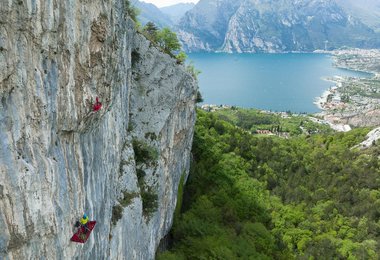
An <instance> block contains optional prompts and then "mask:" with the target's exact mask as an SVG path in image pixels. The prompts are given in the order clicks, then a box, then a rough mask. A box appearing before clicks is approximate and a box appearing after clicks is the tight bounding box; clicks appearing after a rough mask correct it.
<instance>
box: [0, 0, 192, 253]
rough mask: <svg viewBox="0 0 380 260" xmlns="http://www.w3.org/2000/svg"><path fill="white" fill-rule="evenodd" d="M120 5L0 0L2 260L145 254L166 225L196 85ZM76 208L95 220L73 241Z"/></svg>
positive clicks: (184, 167) (185, 156)
mask: <svg viewBox="0 0 380 260" xmlns="http://www.w3.org/2000/svg"><path fill="white" fill-rule="evenodd" d="M123 4H124V1H117V0H113V1H111V0H110V1H100V0H98V1H75V0H67V1H58V0H45V1H43V0H24V1H12V0H7V1H6V0H3V1H2V3H1V4H0V259H3V258H4V259H72V258H77V259H153V258H154V253H155V249H156V248H157V246H158V243H159V241H160V239H161V238H162V237H163V236H164V235H165V234H166V233H167V231H168V230H169V229H170V225H171V223H172V213H173V211H174V208H175V203H176V196H177V188H178V184H179V181H180V179H181V176H182V175H183V174H184V175H186V174H187V172H188V169H189V161H190V149H191V142H192V134H193V126H194V121H195V104H194V100H195V94H196V91H197V85H196V82H195V81H194V79H193V78H192V77H191V76H190V75H189V74H188V73H187V72H186V71H185V70H184V68H183V67H181V66H178V65H177V64H176V62H175V60H174V59H172V58H170V57H169V56H168V55H166V54H163V53H161V52H160V51H159V50H157V49H156V48H154V47H150V43H149V42H148V41H147V40H146V39H145V38H144V37H142V36H141V35H139V34H138V33H136V32H135V30H134V24H133V22H132V21H131V20H130V19H128V18H126V17H125V14H124V11H123V10H124V6H123ZM96 96H98V97H99V98H100V100H101V102H102V103H103V107H102V109H101V110H100V111H99V112H92V111H91V104H92V103H93V101H94V99H95V97H96ZM133 140H135V141H133ZM133 143H135V147H133ZM136 143H139V144H141V145H143V146H144V147H146V148H149V149H150V150H151V151H153V152H152V153H153V154H154V155H155V156H153V158H151V159H150V160H147V161H144V160H143V161H142V162H141V161H138V160H137V162H136V158H137V157H136V156H135V150H136ZM144 191H146V192H145V194H146V193H148V194H150V195H151V198H156V199H157V205H156V206H154V205H153V206H152V205H149V204H146V201H145V203H143V200H142V194H144ZM127 198H129V199H127ZM153 204H154V203H153ZM147 205H148V206H150V210H151V213H150V214H147V213H146V211H147V209H149V207H147ZM118 207H119V208H121V209H122V210H121V214H115V212H116V211H114V216H113V214H112V213H113V209H115V208H118ZM84 212H86V213H87V214H88V215H89V217H90V218H91V219H95V220H96V221H97V225H96V227H95V229H94V231H93V233H92V234H91V236H90V239H89V240H88V241H87V243H86V244H84V245H82V244H78V243H73V242H70V237H71V236H72V235H73V232H74V231H75V230H74V227H73V224H74V223H75V221H76V220H77V219H78V218H79V217H80V216H81V215H82V214H83V213H84Z"/></svg>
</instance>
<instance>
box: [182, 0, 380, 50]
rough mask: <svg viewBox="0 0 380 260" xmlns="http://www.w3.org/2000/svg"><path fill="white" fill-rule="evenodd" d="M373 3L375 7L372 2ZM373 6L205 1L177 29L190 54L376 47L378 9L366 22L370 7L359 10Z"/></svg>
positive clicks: (339, 1)
mask: <svg viewBox="0 0 380 260" xmlns="http://www.w3.org/2000/svg"><path fill="white" fill-rule="evenodd" d="M371 4H372V6H374V7H375V6H376V2H375V1H373V3H372V0H369V2H368V6H370V7H371ZM368 6H367V9H365V8H364V9H363V5H361V4H358V3H355V2H354V1H353V0H348V2H347V4H346V5H344V1H343V0H304V1H301V0H277V1H268V0H200V1H199V2H198V4H197V5H195V7H194V8H193V9H191V10H189V11H188V12H187V13H186V14H185V15H184V16H183V17H182V19H181V21H180V22H179V24H178V25H177V26H176V28H177V32H178V35H179V37H180V40H181V42H182V44H183V47H184V49H185V50H186V51H188V52H196V51H223V52H289V51H306V52H307V51H313V50H316V49H336V48H340V47H343V46H347V47H359V48H374V47H375V48H376V47H380V40H379V39H380V37H379V34H378V33H376V32H375V31H374V30H376V28H377V27H376V26H377V25H376V19H375V18H376V15H377V14H376V12H375V11H373V12H372V13H371V15H373V17H375V18H371V19H367V20H366V21H365V23H364V22H362V21H361V19H362V17H363V12H364V13H365V11H361V12H357V13H355V10H359V7H361V8H362V9H361V10H368V9H371V8H370V7H368ZM372 9H373V8H372ZM379 10H380V7H379ZM379 13H380V12H379ZM355 15H357V17H356V16H355ZM379 27H380V25H379Z"/></svg>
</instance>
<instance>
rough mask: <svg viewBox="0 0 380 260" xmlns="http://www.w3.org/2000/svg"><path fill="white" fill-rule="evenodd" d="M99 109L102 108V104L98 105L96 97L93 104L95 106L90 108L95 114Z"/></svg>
mask: <svg viewBox="0 0 380 260" xmlns="http://www.w3.org/2000/svg"><path fill="white" fill-rule="evenodd" d="M101 108H102V103H100V102H99V98H98V97H96V102H95V104H94V105H93V106H92V111H94V112H96V111H99V110H100V109H101Z"/></svg>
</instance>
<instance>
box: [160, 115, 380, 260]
mask: <svg viewBox="0 0 380 260" xmlns="http://www.w3.org/2000/svg"><path fill="white" fill-rule="evenodd" d="M236 113H237V112H236V111H235V112H231V110H229V111H227V112H216V113H210V112H204V111H201V110H200V111H198V119H197V124H196V131H195V136H194V144H193V154H194V162H193V165H192V171H191V174H190V176H189V179H188V182H187V184H186V187H185V192H184V195H183V196H184V197H183V207H182V212H181V213H179V211H178V212H177V214H176V216H175V221H174V226H173V229H172V232H171V236H172V241H173V245H172V247H171V248H170V250H169V251H166V252H164V253H162V254H159V255H158V259H237V258H241V259H376V258H377V256H378V255H380V243H379V242H380V222H379V217H380V189H379V187H380V165H379V156H380V146H379V145H378V144H377V145H375V146H373V147H372V148H370V149H367V150H358V149H353V148H352V147H354V146H355V145H356V144H358V143H359V142H361V141H362V140H364V139H365V135H366V134H367V133H368V131H369V129H354V130H353V131H351V132H349V133H331V132H329V131H327V130H326V129H325V130H326V131H325V130H323V129H322V130H321V129H317V130H316V131H315V132H318V134H309V133H305V132H304V131H301V132H300V133H298V134H297V133H294V134H293V135H292V136H293V137H291V138H283V137H278V136H268V137H265V136H261V135H253V134H252V133H251V130H252V129H255V128H257V127H256V126H255V123H253V124H251V123H248V124H244V122H251V121H256V119H257V120H259V121H260V120H264V121H260V122H261V124H268V123H270V122H271V120H272V119H273V118H271V117H267V116H265V118H256V119H252V118H251V117H250V116H249V115H248V114H249V113H248V112H243V113H245V115H244V116H242V117H241V118H242V119H244V120H243V121H244V122H243V121H242V120H240V119H239V118H238V117H232V116H231V115H232V114H236ZM253 114H255V116H257V113H256V112H252V115H253ZM226 120H228V121H229V122H228V121H226ZM234 120H235V121H234ZM265 120H266V121H265ZM233 121H234V122H233ZM232 122H233V123H234V124H232ZM280 123H281V122H280ZM283 123H284V122H282V123H281V125H283ZM306 123H307V122H306ZM236 124H237V125H239V126H240V127H237V126H236ZM297 124H298V125H303V124H304V123H303V122H298V123H297ZM293 126H294V124H293ZM244 128H246V129H244ZM290 128H291V129H293V130H294V128H293V127H290ZM179 193H180V194H179V198H180V200H182V195H181V192H179Z"/></svg>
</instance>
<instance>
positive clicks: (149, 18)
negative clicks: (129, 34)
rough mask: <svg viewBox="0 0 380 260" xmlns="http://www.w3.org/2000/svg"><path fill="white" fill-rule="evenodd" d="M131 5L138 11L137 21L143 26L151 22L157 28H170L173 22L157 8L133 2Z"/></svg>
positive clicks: (148, 4)
mask: <svg viewBox="0 0 380 260" xmlns="http://www.w3.org/2000/svg"><path fill="white" fill-rule="evenodd" d="M133 5H134V6H135V7H136V8H137V9H139V10H140V14H139V16H138V20H139V21H140V22H141V23H142V24H143V25H145V24H146V23H147V22H153V23H155V24H156V25H157V26H158V27H161V28H163V27H172V26H173V22H172V20H171V18H170V16H169V15H167V14H165V13H163V12H162V11H161V10H160V9H159V8H158V7H157V6H155V5H154V4H150V3H145V2H142V1H134V2H133Z"/></svg>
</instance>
